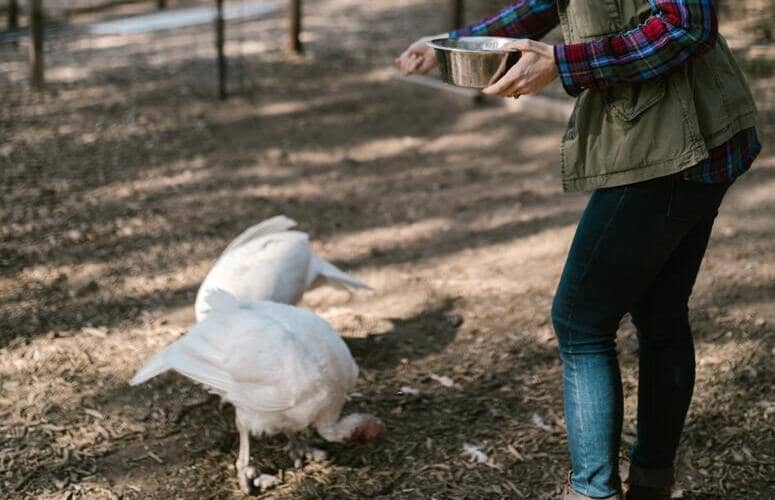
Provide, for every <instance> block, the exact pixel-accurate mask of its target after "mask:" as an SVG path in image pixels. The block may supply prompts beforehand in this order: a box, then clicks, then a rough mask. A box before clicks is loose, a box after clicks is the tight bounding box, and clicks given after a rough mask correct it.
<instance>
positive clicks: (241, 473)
mask: <svg viewBox="0 0 775 500" xmlns="http://www.w3.org/2000/svg"><path fill="white" fill-rule="evenodd" d="M237 430H238V431H239V453H238V454H237V463H236V464H235V465H236V467H237V479H238V480H239V487H240V489H241V490H242V492H243V493H245V494H246V495H250V494H251V493H252V492H253V489H254V487H253V480H254V479H255V478H256V476H258V471H256V468H255V467H252V466H250V465H249V464H250V430H249V429H248V428H247V427H245V426H244V425H242V424H241V423H240V421H239V419H237Z"/></svg>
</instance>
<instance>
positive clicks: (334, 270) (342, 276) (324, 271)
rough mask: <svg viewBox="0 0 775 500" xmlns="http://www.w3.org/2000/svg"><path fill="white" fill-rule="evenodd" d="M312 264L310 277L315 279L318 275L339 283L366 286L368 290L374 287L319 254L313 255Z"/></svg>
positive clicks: (359, 286) (358, 286)
mask: <svg viewBox="0 0 775 500" xmlns="http://www.w3.org/2000/svg"><path fill="white" fill-rule="evenodd" d="M310 264H311V265H310V270H311V273H310V277H311V278H312V280H313V281H314V279H315V278H316V277H321V278H324V279H326V280H327V281H329V282H332V283H333V284H337V285H342V286H351V287H354V288H364V289H366V290H371V289H372V288H371V287H370V286H369V285H367V284H366V283H364V282H363V281H361V280H359V279H358V278H356V277H354V276H351V275H349V274H347V273H346V272H344V271H342V270H341V269H339V268H338V267H336V266H335V265H333V264H331V263H330V262H326V261H325V260H323V259H321V258H320V257H318V256H317V255H313V256H312V262H311V263H310Z"/></svg>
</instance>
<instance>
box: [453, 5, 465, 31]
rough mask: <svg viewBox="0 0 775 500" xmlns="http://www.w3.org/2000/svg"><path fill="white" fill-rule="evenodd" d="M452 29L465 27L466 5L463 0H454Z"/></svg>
mask: <svg viewBox="0 0 775 500" xmlns="http://www.w3.org/2000/svg"><path fill="white" fill-rule="evenodd" d="M451 14H452V17H451V21H452V29H453V30H454V29H458V28H461V27H463V22H464V21H465V5H464V3H463V0H452V13H451Z"/></svg>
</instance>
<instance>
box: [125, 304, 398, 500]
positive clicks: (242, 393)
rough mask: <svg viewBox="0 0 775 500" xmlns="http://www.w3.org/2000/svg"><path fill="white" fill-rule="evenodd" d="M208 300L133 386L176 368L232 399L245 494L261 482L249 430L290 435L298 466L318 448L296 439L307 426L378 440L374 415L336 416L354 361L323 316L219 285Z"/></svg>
mask: <svg viewBox="0 0 775 500" xmlns="http://www.w3.org/2000/svg"><path fill="white" fill-rule="evenodd" d="M206 300H207V303H208V306H209V307H210V313H209V314H208V315H207V318H205V319H204V320H203V321H201V322H200V323H198V324H196V325H195V326H194V327H193V328H192V329H191V330H190V331H189V332H188V333H186V335H184V336H183V337H181V338H180V339H178V340H177V341H175V342H173V343H172V344H170V345H169V346H167V347H165V348H164V349H162V350H161V351H159V352H158V353H157V354H156V355H154V356H153V357H152V358H151V359H150V360H148V362H147V363H146V364H145V366H143V368H142V369H140V371H138V372H137V374H136V375H135V376H134V378H133V379H132V380H131V382H130V384H131V385H137V384H141V383H143V382H145V381H146V380H148V379H150V378H153V377H155V376H156V375H159V374H161V373H164V372H166V371H167V370H174V371H176V372H178V373H180V374H182V375H185V376H186V377H188V378H190V379H192V380H194V381H195V382H198V383H200V384H202V385H204V386H205V387H206V388H207V389H208V390H209V391H210V392H213V393H215V394H217V395H219V396H221V398H223V400H224V401H227V402H230V403H231V404H233V405H234V408H235V415H236V424H237V430H238V431H239V436H240V448H239V455H238V459H237V463H236V466H237V475H238V478H239V484H240V488H241V489H242V490H243V491H245V492H250V491H251V490H252V489H253V487H254V484H255V485H258V479H257V477H258V474H257V471H256V470H255V468H253V467H251V466H250V464H249V461H250V451H249V446H250V435H251V434H252V435H255V436H263V435H273V434H278V433H284V434H285V435H287V436H288V438H289V441H290V449H291V458H292V459H293V460H294V463H295V465H296V466H299V465H300V463H299V462H300V460H301V459H302V458H304V457H305V456H306V457H319V456H320V454H321V453H323V452H321V451H320V450H314V449H311V448H308V447H305V446H303V445H302V444H301V442H300V441H299V440H298V436H299V433H301V432H302V431H304V430H305V429H307V428H308V427H312V428H314V429H315V430H317V432H318V434H320V436H322V437H323V438H324V439H325V440H327V441H330V442H342V443H365V442H371V441H376V440H378V439H380V438H381V436H382V434H383V432H384V426H383V424H382V422H381V421H380V420H379V419H378V418H377V417H374V416H372V415H367V414H359V413H355V414H351V415H349V416H347V417H344V418H340V413H341V410H342V406H343V405H344V403H345V400H346V398H347V394H348V392H349V391H351V390H352V389H353V387H354V386H355V381H356V378H357V377H358V366H357V365H356V364H355V361H354V360H353V358H352V356H351V355H350V351H349V349H348V348H347V345H346V344H345V343H344V341H342V339H341V338H340V337H339V335H338V334H337V332H336V331H334V329H333V328H331V326H330V325H329V324H328V323H326V322H325V321H324V320H323V319H321V318H320V317H319V316H317V315H315V314H314V313H312V312H310V311H307V310H304V309H301V308H297V307H294V306H289V305H285V304H278V303H275V302H247V301H239V300H238V299H237V298H235V297H234V296H232V295H230V294H228V293H226V292H223V291H220V290H215V291H212V292H210V293H209V294H208V296H207V299H206ZM262 477H263V476H262Z"/></svg>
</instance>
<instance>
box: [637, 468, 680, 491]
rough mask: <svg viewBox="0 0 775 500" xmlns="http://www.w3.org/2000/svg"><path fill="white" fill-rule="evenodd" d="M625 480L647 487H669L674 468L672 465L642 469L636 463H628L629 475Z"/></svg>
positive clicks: (671, 484)
mask: <svg viewBox="0 0 775 500" xmlns="http://www.w3.org/2000/svg"><path fill="white" fill-rule="evenodd" d="M627 482H628V483H629V484H634V485H637V486H646V487H648V488H670V487H671V486H673V483H674V482H675V470H674V469H673V468H672V467H668V468H666V469H644V468H643V467H640V466H639V465H637V464H634V463H630V477H629V479H627Z"/></svg>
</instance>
